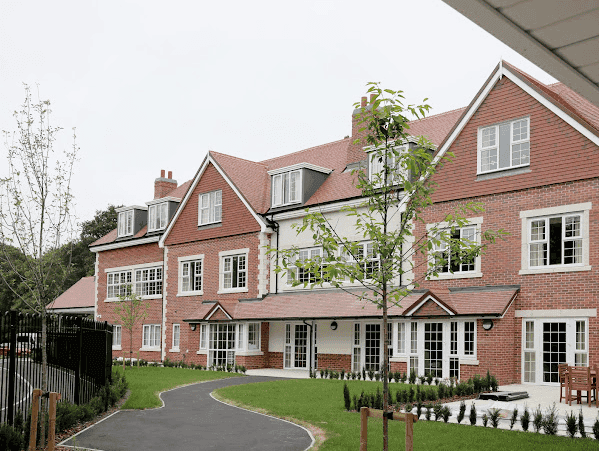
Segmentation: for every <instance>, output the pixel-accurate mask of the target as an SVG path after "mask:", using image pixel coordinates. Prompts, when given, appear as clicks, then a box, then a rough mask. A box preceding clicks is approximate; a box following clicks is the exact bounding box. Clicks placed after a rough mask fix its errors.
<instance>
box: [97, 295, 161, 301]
mask: <svg viewBox="0 0 599 451" xmlns="http://www.w3.org/2000/svg"><path fill="white" fill-rule="evenodd" d="M151 299H162V295H161V294H153V295H151V296H141V300H142V301H146V300H151ZM104 302H128V301H127V300H122V299H119V298H106V299H104Z"/></svg>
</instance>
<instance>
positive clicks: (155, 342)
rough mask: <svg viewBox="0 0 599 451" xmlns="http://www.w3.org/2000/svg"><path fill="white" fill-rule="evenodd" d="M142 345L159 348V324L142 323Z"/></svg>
mask: <svg viewBox="0 0 599 451" xmlns="http://www.w3.org/2000/svg"><path fill="white" fill-rule="evenodd" d="M142 347H144V348H160V324H144V327H143V342H142Z"/></svg>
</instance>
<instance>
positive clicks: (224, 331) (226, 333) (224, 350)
mask: <svg viewBox="0 0 599 451" xmlns="http://www.w3.org/2000/svg"><path fill="white" fill-rule="evenodd" d="M208 364H209V365H214V366H226V365H235V324H210V339H209V344H208Z"/></svg>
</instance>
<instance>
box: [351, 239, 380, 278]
mask: <svg viewBox="0 0 599 451" xmlns="http://www.w3.org/2000/svg"><path fill="white" fill-rule="evenodd" d="M344 256H345V259H346V260H347V261H355V262H357V263H356V264H357V265H359V269H360V272H363V274H364V277H366V278H371V277H372V275H373V274H374V273H375V272H376V271H378V270H379V268H380V263H381V262H380V255H379V254H375V252H374V243H372V242H364V243H358V244H357V248H356V249H355V253H350V252H349V251H347V250H346V251H344Z"/></svg>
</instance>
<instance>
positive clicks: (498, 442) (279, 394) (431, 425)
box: [217, 379, 599, 451]
mask: <svg viewBox="0 0 599 451" xmlns="http://www.w3.org/2000/svg"><path fill="white" fill-rule="evenodd" d="M347 385H348V387H349V388H350V391H351V393H352V395H353V393H357V394H359V393H360V392H361V390H362V389H364V390H365V391H366V392H372V391H373V390H374V391H376V385H377V384H376V383H373V382H364V381H347ZM380 385H381V387H382V383H380ZM217 394H218V395H219V397H221V398H224V399H229V400H232V401H234V402H235V403H238V404H242V405H246V406H251V407H253V408H259V409H263V410H265V411H267V412H268V413H271V414H273V415H275V416H278V417H281V418H294V419H296V420H300V421H302V422H307V423H310V424H312V425H314V426H316V427H318V428H321V429H323V430H324V431H325V434H326V440H325V442H324V443H323V444H322V445H321V446H320V447H319V451H331V450H340V451H341V450H344V451H345V450H351V449H355V450H357V449H358V447H359V442H360V415H359V414H358V413H356V412H346V411H345V409H344V405H343V381H340V380H321V379H316V380H314V379H304V380H287V381H276V382H263V383H257V384H245V385H237V386H232V387H225V388H221V389H219V390H217ZM466 420H467V419H466ZM479 423H480V419H479ZM389 426H390V427H389V449H393V450H401V449H404V437H405V427H404V423H400V422H398V421H392V422H390V424H389ZM381 448H382V422H381V420H375V419H369V421H368V449H381ZM598 448H599V444H598V442H597V441H593V440H592V439H570V438H566V437H555V436H547V435H542V434H536V433H530V432H515V431H507V430H501V429H492V428H483V427H473V426H469V425H468V426H466V425H464V424H462V425H458V424H445V423H441V422H434V421H428V422H427V421H426V420H424V419H422V420H421V421H419V422H417V423H415V424H414V449H419V450H435V451H439V450H461V451H468V450H472V451H480V450H501V451H503V450H511V449H514V450H519V451H520V450H524V451H526V450H535V451H536V450H558V449H563V450H575V451H576V450H585V451H587V450H589V449H598Z"/></svg>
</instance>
